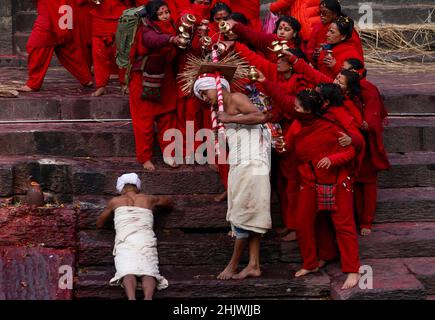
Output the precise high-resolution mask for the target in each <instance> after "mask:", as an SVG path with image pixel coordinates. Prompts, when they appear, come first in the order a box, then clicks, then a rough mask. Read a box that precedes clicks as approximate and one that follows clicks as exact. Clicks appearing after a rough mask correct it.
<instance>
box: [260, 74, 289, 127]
mask: <svg viewBox="0 0 435 320" xmlns="http://www.w3.org/2000/svg"><path fill="white" fill-rule="evenodd" d="M263 87H264V90H265V91H266V94H267V95H268V96H269V97H270V98H271V99H272V102H273V106H274V107H275V108H277V109H279V110H280V112H281V113H282V114H283V115H285V117H286V118H289V119H291V118H292V112H293V110H294V104H295V96H292V95H286V94H284V93H283V91H282V89H281V88H280V87H279V86H277V85H276V84H275V83H274V82H272V81H270V80H265V81H264V82H263Z"/></svg>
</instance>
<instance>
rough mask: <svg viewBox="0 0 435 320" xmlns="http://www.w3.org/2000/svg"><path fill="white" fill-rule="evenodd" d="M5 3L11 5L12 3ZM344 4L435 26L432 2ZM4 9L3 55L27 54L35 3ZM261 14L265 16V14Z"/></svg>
mask: <svg viewBox="0 0 435 320" xmlns="http://www.w3.org/2000/svg"><path fill="white" fill-rule="evenodd" d="M2 1H4V2H10V0H2ZM269 2H272V1H271V0H263V1H262V3H269ZM341 3H342V7H343V11H344V12H345V13H346V14H348V15H350V16H351V17H352V18H353V19H355V21H358V20H359V18H360V17H361V16H362V15H364V14H365V12H359V8H360V6H361V4H370V5H371V7H372V9H373V24H374V25H375V26H379V25H385V24H393V25H407V24H423V23H435V5H434V3H433V1H431V0H410V1H406V0H375V1H370V2H368V1H360V0H343V1H342V2H341ZM5 7H8V8H9V11H8V12H5V13H4V15H5V16H6V18H8V19H10V18H11V17H12V18H13V19H12V20H11V21H10V22H8V26H7V28H8V29H11V30H12V38H13V45H12V48H13V51H12V52H10V49H6V47H5V50H0V55H1V54H17V50H20V51H21V52H23V53H25V52H26V43H27V39H28V37H29V35H30V32H31V30H32V26H33V22H34V21H35V19H36V10H35V6H34V3H33V2H32V0H18V1H13V4H12V5H11V4H8V5H7V6H6V5H5ZM262 14H264V12H263V13H262ZM7 21H9V20H7ZM9 24H10V25H9ZM412 36H413V34H412V35H410V37H412ZM9 37H10V36H9ZM8 39H9V38H8ZM9 41H10V40H9ZM9 47H10V46H9ZM3 51H4V52H3ZM0 62H1V64H2V65H6V66H7V65H9V66H16V65H17V63H18V62H17V60H16V59H10V58H4V59H0ZM19 62H20V63H25V62H26V61H25V59H24V60H22V61H21V60H20V61H19ZM53 64H54V65H57V62H56V61H54V62H53Z"/></svg>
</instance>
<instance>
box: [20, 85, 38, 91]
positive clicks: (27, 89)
mask: <svg viewBox="0 0 435 320" xmlns="http://www.w3.org/2000/svg"><path fill="white" fill-rule="evenodd" d="M18 91H21V92H32V91H36V90H33V89H32V88H30V87H29V86H27V85H24V86H21V87H19V88H18Z"/></svg>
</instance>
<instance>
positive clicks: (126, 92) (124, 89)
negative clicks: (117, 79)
mask: <svg viewBox="0 0 435 320" xmlns="http://www.w3.org/2000/svg"><path fill="white" fill-rule="evenodd" d="M121 94H122V95H123V96H125V95H126V94H128V86H126V85H125V84H124V85H122V86H121Z"/></svg>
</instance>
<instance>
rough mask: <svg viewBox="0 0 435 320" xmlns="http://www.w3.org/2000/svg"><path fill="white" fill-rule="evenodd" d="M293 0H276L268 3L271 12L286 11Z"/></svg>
mask: <svg viewBox="0 0 435 320" xmlns="http://www.w3.org/2000/svg"><path fill="white" fill-rule="evenodd" d="M293 2H294V0H278V1H275V2H274V3H271V4H270V11H271V12H273V13H283V14H285V13H287V11H290V7H291V6H292V4H293Z"/></svg>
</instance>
